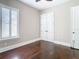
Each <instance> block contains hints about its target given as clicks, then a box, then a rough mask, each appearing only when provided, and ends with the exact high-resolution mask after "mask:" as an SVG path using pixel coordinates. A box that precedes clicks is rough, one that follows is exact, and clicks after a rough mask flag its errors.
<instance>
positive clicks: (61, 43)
mask: <svg viewBox="0 0 79 59" xmlns="http://www.w3.org/2000/svg"><path fill="white" fill-rule="evenodd" d="M45 41H49V40H45ZM49 42H53V43H55V44H59V45H63V46H67V47H72V46H71V44H69V43H66V42H59V41H49Z"/></svg>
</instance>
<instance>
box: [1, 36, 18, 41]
mask: <svg viewBox="0 0 79 59" xmlns="http://www.w3.org/2000/svg"><path fill="white" fill-rule="evenodd" d="M18 38H19V37H16V36H15V37H7V38H2V39H0V40H1V41H2V40H12V39H18Z"/></svg>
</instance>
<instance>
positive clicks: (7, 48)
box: [0, 38, 40, 53]
mask: <svg viewBox="0 0 79 59" xmlns="http://www.w3.org/2000/svg"><path fill="white" fill-rule="evenodd" d="M39 40H40V38H37V39H33V40H29V41H26V42H21V43H18V44H15V45H11V46H7V47H4V48H0V53H2V52H6V51H9V50H12V49H15V48H18V47H21V46H24V45H27V44H30V43H33V42H36V41H39Z"/></svg>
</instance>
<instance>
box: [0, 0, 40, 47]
mask: <svg viewBox="0 0 79 59" xmlns="http://www.w3.org/2000/svg"><path fill="white" fill-rule="evenodd" d="M0 3H2V4H4V5H7V6H9V7H13V8H18V9H19V11H20V15H19V17H20V23H19V25H20V38H19V39H11V40H3V41H1V40H0V48H2V47H7V46H9V45H13V44H17V43H19V42H25V41H29V40H33V39H36V38H39V36H40V35H39V33H40V29H39V26H40V25H39V21H40V20H39V19H40V17H39V11H38V10H36V9H34V8H32V7H30V6H28V5H26V4H24V3H21V2H20V1H19V0H0Z"/></svg>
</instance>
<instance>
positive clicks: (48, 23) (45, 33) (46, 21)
mask: <svg viewBox="0 0 79 59" xmlns="http://www.w3.org/2000/svg"><path fill="white" fill-rule="evenodd" d="M41 37H42V39H43V40H47V41H53V40H54V17H53V13H46V14H42V15H41Z"/></svg>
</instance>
